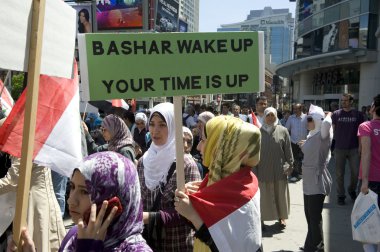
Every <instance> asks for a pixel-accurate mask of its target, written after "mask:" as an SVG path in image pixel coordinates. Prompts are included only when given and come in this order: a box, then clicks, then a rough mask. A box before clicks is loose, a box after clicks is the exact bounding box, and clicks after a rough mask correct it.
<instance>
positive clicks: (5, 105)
mask: <svg viewBox="0 0 380 252" xmlns="http://www.w3.org/2000/svg"><path fill="white" fill-rule="evenodd" d="M0 92H1V106H2V109H3V111H4V114H5V115H6V116H8V115H9V113H10V112H11V110H12V107H13V105H14V103H15V102H14V101H13V98H12V96H11V94H10V93H9V91H8V89H7V88H6V87H5V86H4V83H3V82H2V81H1V80H0Z"/></svg>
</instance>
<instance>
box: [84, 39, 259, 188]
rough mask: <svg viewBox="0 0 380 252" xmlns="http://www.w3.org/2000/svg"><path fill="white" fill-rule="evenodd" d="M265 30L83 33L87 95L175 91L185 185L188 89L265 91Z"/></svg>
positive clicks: (191, 92)
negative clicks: (184, 115) (184, 123)
mask: <svg viewBox="0 0 380 252" xmlns="http://www.w3.org/2000/svg"><path fill="white" fill-rule="evenodd" d="M263 43H264V36H263V32H217V33H158V34H151V33H143V34H79V36H78V45H79V57H80V68H81V85H82V87H83V92H82V99H83V100H85V101H96V100H108V99H116V98H124V99H125V98H142V97H150V98H151V97H165V96H166V97H168V96H169V97H170V96H173V97H174V109H175V122H176V149H177V153H176V155H177V176H178V178H177V182H178V184H177V186H178V188H183V186H184V183H185V182H184V165H183V152H184V149H183V136H182V111H181V109H182V98H181V96H182V95H201V94H221V93H253V92H260V91H264V83H265V81H264V76H265V63H264V45H263Z"/></svg>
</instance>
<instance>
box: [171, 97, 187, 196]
mask: <svg viewBox="0 0 380 252" xmlns="http://www.w3.org/2000/svg"><path fill="white" fill-rule="evenodd" d="M173 102H174V119H175V147H176V166H177V169H176V172H177V189H178V190H182V191H185V166H184V163H185V162H184V158H183V156H184V149H183V131H182V96H174V97H173Z"/></svg>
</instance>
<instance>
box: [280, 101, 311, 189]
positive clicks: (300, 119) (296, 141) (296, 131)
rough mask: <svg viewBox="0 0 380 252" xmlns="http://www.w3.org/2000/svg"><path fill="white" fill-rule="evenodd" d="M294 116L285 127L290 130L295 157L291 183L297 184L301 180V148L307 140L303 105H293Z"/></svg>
mask: <svg viewBox="0 0 380 252" xmlns="http://www.w3.org/2000/svg"><path fill="white" fill-rule="evenodd" d="M293 112H294V114H293V115H291V116H290V117H289V118H288V120H287V121H286V124H285V127H286V128H287V129H288V130H289V133H290V140H291V142H292V151H293V157H294V166H293V167H294V170H293V172H292V174H291V175H290V179H289V180H290V181H291V182H296V181H298V180H300V179H301V177H300V175H301V174H302V160H303V153H302V151H301V148H300V142H301V141H302V140H305V139H306V136H307V123H306V115H305V114H304V113H303V112H302V105H301V104H299V103H298V104H295V105H293Z"/></svg>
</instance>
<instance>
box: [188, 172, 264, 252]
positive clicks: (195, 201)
mask: <svg viewBox="0 0 380 252" xmlns="http://www.w3.org/2000/svg"><path fill="white" fill-rule="evenodd" d="M207 181H208V177H206V178H205V179H204V180H203V182H202V184H201V185H200V189H199V191H198V192H196V193H194V194H191V195H189V197H190V200H191V203H192V205H193V207H194V208H195V210H196V211H197V213H198V214H199V216H200V217H201V219H202V220H203V222H204V224H205V225H206V226H207V228H208V230H209V232H210V234H211V236H212V238H213V240H214V242H215V245H216V246H217V247H218V249H219V251H231V252H232V251H257V250H258V249H259V248H260V247H261V218H260V190H259V185H258V181H257V178H256V176H255V175H254V174H253V173H252V171H251V168H248V167H247V168H243V169H241V170H240V171H238V172H235V173H233V174H231V175H230V176H228V177H226V178H224V179H222V180H220V181H218V182H216V183H214V184H212V185H210V186H206V185H207Z"/></svg>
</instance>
